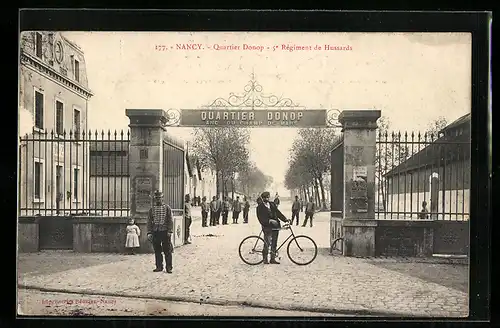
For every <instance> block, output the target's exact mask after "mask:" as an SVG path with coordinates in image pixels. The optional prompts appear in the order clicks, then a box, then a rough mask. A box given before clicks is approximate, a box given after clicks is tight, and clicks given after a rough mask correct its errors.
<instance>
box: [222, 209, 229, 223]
mask: <svg viewBox="0 0 500 328" xmlns="http://www.w3.org/2000/svg"><path fill="white" fill-rule="evenodd" d="M228 215H229V213H228V212H222V224H227V216H228Z"/></svg>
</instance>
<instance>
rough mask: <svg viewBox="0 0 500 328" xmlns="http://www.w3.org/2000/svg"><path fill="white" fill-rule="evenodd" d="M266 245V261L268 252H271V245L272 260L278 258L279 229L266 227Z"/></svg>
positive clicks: (264, 254) (263, 253) (264, 251)
mask: <svg viewBox="0 0 500 328" xmlns="http://www.w3.org/2000/svg"><path fill="white" fill-rule="evenodd" d="M262 232H264V241H265V243H264V247H263V248H262V257H263V258H264V262H267V254H268V253H269V246H271V261H273V260H275V259H276V248H277V247H278V235H279V233H280V231H279V230H270V229H264V230H262Z"/></svg>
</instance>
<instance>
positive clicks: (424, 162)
mask: <svg viewBox="0 0 500 328" xmlns="http://www.w3.org/2000/svg"><path fill="white" fill-rule="evenodd" d="M470 120H471V116H470V114H467V115H464V116H462V117H460V118H459V119H457V120H456V121H454V122H453V123H451V124H449V125H448V126H446V127H445V128H444V129H442V130H441V131H440V137H439V138H438V139H437V140H435V141H434V142H432V143H430V144H429V145H427V146H426V147H425V148H424V149H422V150H420V151H419V152H416V153H415V154H414V155H413V156H411V157H409V158H408V159H407V160H405V161H404V162H403V163H401V164H399V165H398V166H396V167H394V168H393V169H392V170H390V171H389V172H387V173H386V174H385V180H386V190H387V195H386V196H385V198H386V204H387V205H386V206H387V209H386V211H387V212H399V213H400V214H399V217H402V216H405V215H404V212H419V211H420V210H421V209H422V208H421V205H422V202H423V201H426V202H427V204H428V207H427V209H428V210H429V211H430V212H434V213H435V214H434V215H432V218H434V219H439V220H468V219H469V197H470V193H469V192H470V170H471V166H470V141H471V122H470ZM395 216H396V215H395ZM395 216H394V217H395ZM416 217H417V214H416V213H414V214H407V215H406V218H407V219H408V218H412V219H413V218H416Z"/></svg>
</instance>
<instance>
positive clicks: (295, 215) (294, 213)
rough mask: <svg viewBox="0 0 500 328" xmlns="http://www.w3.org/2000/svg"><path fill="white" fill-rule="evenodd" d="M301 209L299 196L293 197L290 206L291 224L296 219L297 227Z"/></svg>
mask: <svg viewBox="0 0 500 328" xmlns="http://www.w3.org/2000/svg"><path fill="white" fill-rule="evenodd" d="M300 209H301V204H300V201H299V196H295V201H294V202H293V204H292V220H291V223H292V224H293V220H294V219H295V218H297V225H299V212H300Z"/></svg>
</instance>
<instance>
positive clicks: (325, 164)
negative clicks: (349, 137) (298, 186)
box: [289, 128, 338, 209]
mask: <svg viewBox="0 0 500 328" xmlns="http://www.w3.org/2000/svg"><path fill="white" fill-rule="evenodd" d="M298 134H299V135H298V138H296V139H295V141H294V143H293V145H292V149H291V158H292V161H291V163H295V165H297V167H299V168H301V169H302V172H301V173H299V175H300V174H305V175H306V176H308V177H310V180H309V181H308V183H307V184H305V185H303V186H306V187H309V186H311V187H312V188H313V191H314V192H313V193H314V195H315V196H316V197H317V198H318V203H320V204H321V207H322V208H323V209H326V199H325V187H324V183H323V174H324V173H326V172H329V171H330V169H331V158H330V154H331V151H332V149H333V147H334V145H335V143H336V142H337V140H338V136H337V135H336V132H335V130H333V129H324V128H322V129H320V128H308V129H301V130H299V133H298ZM289 183H290V182H289ZM306 189H307V188H306ZM320 195H321V196H320ZM308 196H309V195H308Z"/></svg>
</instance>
